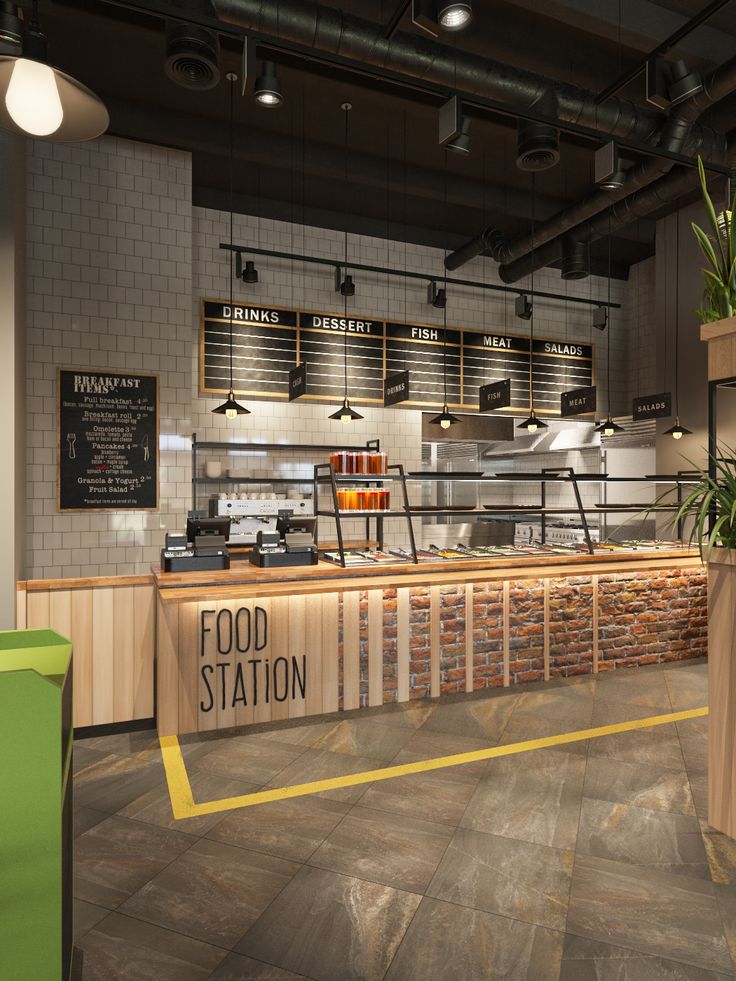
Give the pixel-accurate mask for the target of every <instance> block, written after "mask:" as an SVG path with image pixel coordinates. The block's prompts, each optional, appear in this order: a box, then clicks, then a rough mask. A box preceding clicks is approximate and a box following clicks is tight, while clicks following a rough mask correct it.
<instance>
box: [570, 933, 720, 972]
mask: <svg viewBox="0 0 736 981" xmlns="http://www.w3.org/2000/svg"><path fill="white" fill-rule="evenodd" d="M730 977H731V975H727V974H720V973H718V974H716V973H715V972H714V971H708V970H706V969H705V968H702V967H694V966H693V965H692V964H684V963H682V962H681V961H672V960H668V959H667V958H664V957H655V956H653V955H651V954H643V953H641V951H638V950H628V949H626V948H625V947H612V946H611V945H610V944H605V943H601V942H600V941H598V940H584V939H583V938H582V937H574V936H572V935H570V934H568V935H567V936H566V937H565V948H564V951H563V955H562V970H561V971H560V981H727V979H728V978H730Z"/></svg>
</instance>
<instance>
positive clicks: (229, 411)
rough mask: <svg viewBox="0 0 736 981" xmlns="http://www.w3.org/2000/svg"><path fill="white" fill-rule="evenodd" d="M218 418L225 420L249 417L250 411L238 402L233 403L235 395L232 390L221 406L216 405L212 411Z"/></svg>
mask: <svg viewBox="0 0 736 981" xmlns="http://www.w3.org/2000/svg"><path fill="white" fill-rule="evenodd" d="M212 411H213V412H214V413H216V414H217V415H219V416H225V418H226V419H235V418H237V416H249V415H250V409H246V407H245V406H244V405H241V404H240V402H236V401H235V394H234V393H233V390H232V388H231V389H230V391H229V392H228V396H227V398H226V399H225V401H224V402H223V403H222V405H218V406H217V408H216V409H213V410H212Z"/></svg>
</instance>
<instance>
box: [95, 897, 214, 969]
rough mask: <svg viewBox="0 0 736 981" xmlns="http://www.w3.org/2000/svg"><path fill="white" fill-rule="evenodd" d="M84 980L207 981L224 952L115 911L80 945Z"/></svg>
mask: <svg viewBox="0 0 736 981" xmlns="http://www.w3.org/2000/svg"><path fill="white" fill-rule="evenodd" d="M79 947H80V948H81V950H82V952H83V954H84V959H83V974H82V979H83V981H206V979H207V978H209V976H210V975H211V973H212V971H213V970H214V969H215V968H216V967H217V965H218V964H219V963H220V961H222V960H223V959H224V957H225V956H226V953H227V952H226V951H224V950H221V949H220V948H218V947H213V946H211V945H209V944H204V943H201V942H200V941H198V940H192V939H191V938H190V937H183V936H181V935H180V934H178V933H171V932H170V931H169V930H162V929H161V928H160V927H157V926H154V925H152V924H150V923H143V922H141V921H140V920H137V919H134V918H132V917H129V916H123V915H121V914H119V913H111V914H110V915H109V916H107V917H106V918H105V919H104V920H102V921H101V922H100V923H98V924H97V925H96V926H95V927H94V928H93V929H92V930H90V931H89V933H87V934H85V936H84V937H82V939H81V940H80V942H79Z"/></svg>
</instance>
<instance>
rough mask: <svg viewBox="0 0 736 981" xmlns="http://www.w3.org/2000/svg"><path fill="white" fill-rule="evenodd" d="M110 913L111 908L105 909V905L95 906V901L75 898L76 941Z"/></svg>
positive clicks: (73, 906)
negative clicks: (89, 901) (87, 901)
mask: <svg viewBox="0 0 736 981" xmlns="http://www.w3.org/2000/svg"><path fill="white" fill-rule="evenodd" d="M109 915H110V910H109V909H105V907H104V906H95V905H94V903H86V902H85V901H84V900H83V899H75V900H74V902H73V904H72V918H73V924H74V943H77V941H78V940H79V939H80V938H81V937H83V936H84V935H85V933H89V931H90V930H91V929H92V927H93V926H96V924H98V923H99V922H100V920H104V919H105V917H106V916H109Z"/></svg>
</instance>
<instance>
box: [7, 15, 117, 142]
mask: <svg viewBox="0 0 736 981" xmlns="http://www.w3.org/2000/svg"><path fill="white" fill-rule="evenodd" d="M5 6H6V4H3V7H5ZM3 33H4V35H6V34H7V33H8V31H7V30H5V29H4V30H3ZM109 124H110V117H109V115H108V113H107V109H106V108H105V106H104V105H103V103H102V102H101V100H100V99H99V98H98V97H97V96H96V95H95V94H94V92H92V91H90V89H88V88H87V87H86V86H85V85H82V83H81V82H78V81H77V80H76V79H75V78H72V76H71V75H67V74H66V73H65V72H62V71H59V69H58V68H54V67H52V66H51V65H49V64H48V62H47V52H46V37H45V36H44V34H42V33H41V28H40V26H39V22H38V11H37V4H34V7H33V13H32V15H31V21H30V24H29V26H28V30H27V31H26V33H25V36H24V38H23V55H22V57H17V56H14V55H0V126H2V127H4V128H5V129H9V130H13V131H14V132H16V133H21V134H22V135H24V136H36V137H40V138H41V139H47V140H54V141H59V142H64V143H77V142H80V141H82V140H93V139H95V137H97V136H100V135H101V134H102V133H104V132H105V130H106V129H107V127H108V125H109Z"/></svg>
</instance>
